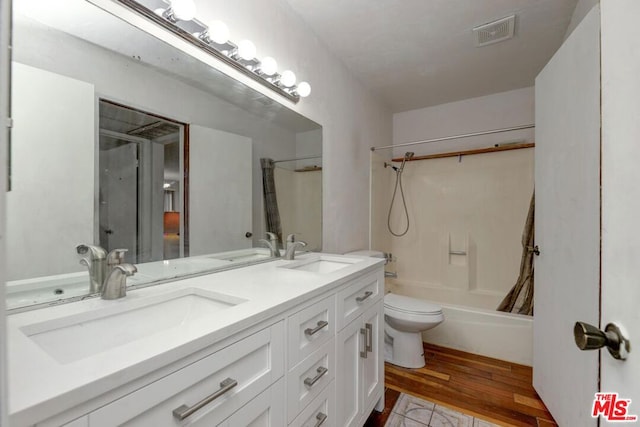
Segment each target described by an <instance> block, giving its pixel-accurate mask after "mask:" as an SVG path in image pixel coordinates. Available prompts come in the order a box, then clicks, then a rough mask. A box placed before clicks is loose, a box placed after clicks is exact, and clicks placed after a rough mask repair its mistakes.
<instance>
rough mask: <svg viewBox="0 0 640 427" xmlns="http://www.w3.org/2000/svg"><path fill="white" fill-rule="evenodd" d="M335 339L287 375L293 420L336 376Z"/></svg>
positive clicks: (290, 419) (289, 408) (288, 407)
mask: <svg viewBox="0 0 640 427" xmlns="http://www.w3.org/2000/svg"><path fill="white" fill-rule="evenodd" d="M335 354H336V351H335V339H331V340H330V341H328V342H327V343H326V344H324V345H323V346H322V347H320V349H319V350H318V351H316V352H315V353H313V354H312V355H311V356H309V357H307V358H306V359H304V360H303V361H302V362H301V363H299V364H298V366H296V367H295V368H294V369H293V370H291V371H290V372H289V374H288V375H287V403H288V404H287V412H288V421H289V422H291V421H293V419H294V418H295V417H296V416H297V415H298V413H299V412H300V411H301V410H302V409H304V408H305V407H306V406H307V405H308V404H309V403H311V401H312V400H313V399H315V398H316V396H318V394H320V392H321V391H322V390H323V389H324V388H325V387H326V386H327V384H329V383H330V382H331V380H333V378H334V377H335V367H336V364H335Z"/></svg>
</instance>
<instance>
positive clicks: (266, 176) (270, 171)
mask: <svg viewBox="0 0 640 427" xmlns="http://www.w3.org/2000/svg"><path fill="white" fill-rule="evenodd" d="M260 166H261V167H262V194H263V198H264V215H265V221H266V230H267V231H270V232H272V233H275V235H276V236H278V243H280V245H282V225H281V224H280V211H279V210H278V200H277V198H276V181H275V177H274V168H275V163H274V161H273V159H269V158H262V159H260Z"/></svg>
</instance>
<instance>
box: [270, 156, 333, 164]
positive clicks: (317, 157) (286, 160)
mask: <svg viewBox="0 0 640 427" xmlns="http://www.w3.org/2000/svg"><path fill="white" fill-rule="evenodd" d="M321 158H322V156H309V157H298V158H297V159H284V160H274V162H273V163H282V162H293V161H296V160H311V159H321Z"/></svg>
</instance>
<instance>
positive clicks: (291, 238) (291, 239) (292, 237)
mask: <svg viewBox="0 0 640 427" xmlns="http://www.w3.org/2000/svg"><path fill="white" fill-rule="evenodd" d="M295 241H296V235H295V234H293V233H291V234H289V235H288V236H287V243H293V242H295Z"/></svg>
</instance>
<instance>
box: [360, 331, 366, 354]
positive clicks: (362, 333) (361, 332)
mask: <svg viewBox="0 0 640 427" xmlns="http://www.w3.org/2000/svg"><path fill="white" fill-rule="evenodd" d="M360 335H362V337H363V339H364V350H360V357H362V358H363V359H366V358H367V330H366V329H365V328H360Z"/></svg>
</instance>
